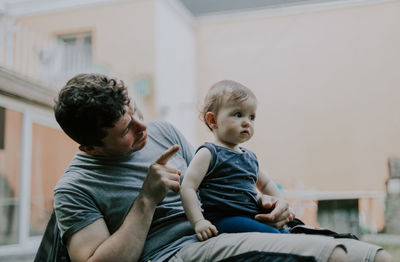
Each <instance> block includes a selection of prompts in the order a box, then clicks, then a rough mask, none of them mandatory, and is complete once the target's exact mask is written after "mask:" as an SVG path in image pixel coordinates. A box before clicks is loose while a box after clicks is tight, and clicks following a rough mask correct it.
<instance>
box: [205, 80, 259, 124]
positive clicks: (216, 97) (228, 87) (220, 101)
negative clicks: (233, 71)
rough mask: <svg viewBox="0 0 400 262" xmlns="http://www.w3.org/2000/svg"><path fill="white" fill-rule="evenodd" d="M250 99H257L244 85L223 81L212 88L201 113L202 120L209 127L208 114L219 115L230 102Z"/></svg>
mask: <svg viewBox="0 0 400 262" xmlns="http://www.w3.org/2000/svg"><path fill="white" fill-rule="evenodd" d="M249 97H251V98H254V99H256V96H255V95H254V93H253V92H252V91H251V90H250V89H249V88H247V87H245V86H244V85H242V84H241V83H239V82H236V81H233V80H222V81H219V82H217V83H215V84H214V85H212V86H211V87H210V89H209V90H208V92H207V95H206V97H205V99H204V105H203V108H202V111H201V115H202V119H203V121H204V123H205V124H206V125H207V127H208V128H209V129H210V130H212V129H211V127H210V126H208V124H207V121H206V114H207V112H213V113H215V114H216V113H217V112H218V110H219V109H220V108H221V106H222V105H224V104H226V103H229V102H242V101H246V100H247V99H248V98H249Z"/></svg>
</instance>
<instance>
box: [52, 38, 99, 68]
mask: <svg viewBox="0 0 400 262" xmlns="http://www.w3.org/2000/svg"><path fill="white" fill-rule="evenodd" d="M58 42H59V43H60V44H61V45H60V48H61V57H62V59H61V72H64V73H66V74H68V75H70V76H72V75H75V74H77V73H82V72H89V71H90V70H91V69H92V34H91V33H80V34H68V35H59V36H58Z"/></svg>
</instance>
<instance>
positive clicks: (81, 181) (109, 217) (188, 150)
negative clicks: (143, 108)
mask: <svg viewBox="0 0 400 262" xmlns="http://www.w3.org/2000/svg"><path fill="white" fill-rule="evenodd" d="M147 132H148V140H147V144H146V146H145V147H144V148H143V149H142V150H140V151H137V152H133V153H131V154H130V155H127V156H120V157H95V156H91V155H87V154H81V153H77V154H76V155H75V157H74V159H73V160H72V162H71V164H70V165H69V166H68V168H67V170H66V171H65V174H64V176H63V177H62V178H61V179H60V181H59V182H58V183H57V185H56V187H55V189H54V208H55V211H56V217H57V222H58V226H59V228H60V231H61V236H62V240H63V241H64V243H66V241H67V240H68V239H69V238H70V237H71V236H72V235H73V234H74V233H76V232H77V231H79V230H81V229H82V228H84V227H85V226H88V225H90V224H92V223H93V222H94V221H96V220H97V219H99V218H103V219H104V221H105V223H106V224H107V227H108V230H109V231H110V233H111V234H112V233H114V232H115V231H116V230H117V229H118V228H119V227H120V226H121V224H122V223H123V221H124V219H125V217H126V215H127V213H128V212H129V210H130V208H131V206H132V204H133V202H134V201H135V199H136V197H137V196H138V194H139V191H140V189H141V187H142V184H143V181H144V180H145V178H146V175H147V171H148V168H149V166H150V165H151V163H152V162H154V161H155V160H156V159H157V158H158V157H159V156H160V155H161V153H162V152H164V151H165V150H167V149H168V148H170V147H171V146H172V145H175V144H178V145H180V150H179V151H178V152H177V153H176V154H175V155H174V156H173V157H172V158H171V159H170V160H169V161H168V164H167V165H168V166H171V167H174V168H176V169H178V170H180V171H181V172H182V175H184V173H185V171H186V169H187V167H188V165H189V162H190V160H191V159H192V158H193V153H194V150H193V147H192V146H191V145H190V144H189V143H188V142H187V140H186V139H185V138H184V137H183V135H182V134H181V133H180V132H179V131H177V130H176V129H175V128H174V127H173V126H172V125H171V124H169V123H167V122H164V121H151V122H148V123H147ZM181 179H182V178H181ZM193 242H197V238H196V236H195V235H194V231H193V229H192V227H191V226H190V223H189V222H188V221H187V219H186V216H185V214H184V210H183V207H182V204H181V200H180V195H179V193H175V192H173V191H172V190H170V191H169V192H168V194H167V196H166V197H165V199H164V200H163V201H162V203H161V204H159V205H158V206H157V208H156V211H155V214H154V216H153V221H152V224H151V228H150V231H149V234H148V236H147V239H146V243H145V246H144V248H143V252H142V255H141V258H140V260H141V261H148V260H152V261H164V260H166V259H168V258H169V257H170V256H172V255H173V254H174V253H175V252H177V251H178V250H179V249H180V248H182V247H183V246H184V245H186V244H188V243H193Z"/></svg>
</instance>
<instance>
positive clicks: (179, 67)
mask: <svg viewBox="0 0 400 262" xmlns="http://www.w3.org/2000/svg"><path fill="white" fill-rule="evenodd" d="M155 19H156V21H155V27H156V28H155V39H156V40H155V50H156V55H155V59H156V61H155V79H154V80H155V83H154V86H155V91H156V101H155V105H156V107H157V109H158V110H159V112H160V116H161V118H163V119H165V120H167V121H169V122H171V123H172V124H174V125H175V126H176V127H177V128H178V129H180V130H181V131H182V133H183V134H184V135H185V136H186V138H187V139H188V140H189V141H190V142H192V143H194V142H195V139H196V129H195V127H196V119H197V112H196V109H195V108H194V106H193V105H194V104H195V94H196V74H195V70H196V69H195V65H196V54H195V33H194V28H193V26H194V21H193V18H192V17H191V15H190V14H189V12H188V11H187V10H186V9H185V8H184V7H183V6H181V4H180V2H179V1H175V0H158V1H156V15H155Z"/></svg>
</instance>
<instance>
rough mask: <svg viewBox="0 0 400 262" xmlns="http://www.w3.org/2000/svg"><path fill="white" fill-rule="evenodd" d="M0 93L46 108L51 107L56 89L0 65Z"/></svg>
mask: <svg viewBox="0 0 400 262" xmlns="http://www.w3.org/2000/svg"><path fill="white" fill-rule="evenodd" d="M0 80H1V81H0V94H3V95H5V96H9V97H12V98H16V99H18V100H23V101H24V102H28V103H33V104H35V105H39V106H42V107H46V108H53V105H54V98H55V97H56V96H57V91H56V90H55V89H52V88H51V87H48V86H45V85H44V84H42V83H39V82H37V81H35V80H32V79H28V78H27V77H24V76H22V75H19V74H17V73H15V72H12V71H10V70H8V69H5V68H4V67H0Z"/></svg>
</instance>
